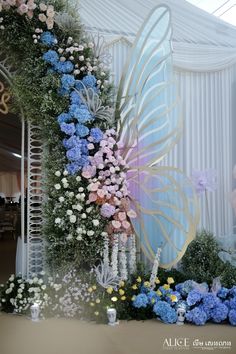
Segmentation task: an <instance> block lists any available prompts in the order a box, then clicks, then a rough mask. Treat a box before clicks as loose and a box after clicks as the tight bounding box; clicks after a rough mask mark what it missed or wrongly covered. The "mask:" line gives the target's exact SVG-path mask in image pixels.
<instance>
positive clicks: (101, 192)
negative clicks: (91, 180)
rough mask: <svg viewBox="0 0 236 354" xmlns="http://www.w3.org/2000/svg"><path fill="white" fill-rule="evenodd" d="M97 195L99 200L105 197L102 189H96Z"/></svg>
mask: <svg viewBox="0 0 236 354" xmlns="http://www.w3.org/2000/svg"><path fill="white" fill-rule="evenodd" d="M97 195H98V196H99V198H104V196H105V191H104V190H102V189H98V191H97Z"/></svg>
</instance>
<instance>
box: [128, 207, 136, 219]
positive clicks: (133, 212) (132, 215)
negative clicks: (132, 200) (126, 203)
mask: <svg viewBox="0 0 236 354" xmlns="http://www.w3.org/2000/svg"><path fill="white" fill-rule="evenodd" d="M127 215H128V217H129V218H131V219H134V218H136V217H137V214H136V212H135V211H134V210H132V209H131V210H129V211H128V213H127Z"/></svg>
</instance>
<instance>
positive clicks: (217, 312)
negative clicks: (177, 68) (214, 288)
mask: <svg viewBox="0 0 236 354" xmlns="http://www.w3.org/2000/svg"><path fill="white" fill-rule="evenodd" d="M228 312H229V309H228V307H227V306H226V305H224V304H222V303H219V304H218V305H217V306H215V307H214V308H213V309H212V310H211V319H212V320H213V321H214V322H216V323H220V322H222V321H224V320H226V318H227V316H228Z"/></svg>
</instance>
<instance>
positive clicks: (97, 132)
mask: <svg viewBox="0 0 236 354" xmlns="http://www.w3.org/2000/svg"><path fill="white" fill-rule="evenodd" d="M90 136H91V137H92V138H93V141H94V142H95V143H99V142H100V141H101V140H102V139H103V132H102V131H101V129H99V128H92V129H91V131H90Z"/></svg>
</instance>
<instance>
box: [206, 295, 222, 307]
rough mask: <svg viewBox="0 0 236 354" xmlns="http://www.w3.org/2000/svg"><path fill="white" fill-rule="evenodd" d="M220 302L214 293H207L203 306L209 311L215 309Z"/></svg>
mask: <svg viewBox="0 0 236 354" xmlns="http://www.w3.org/2000/svg"><path fill="white" fill-rule="evenodd" d="M218 302H219V299H218V298H217V297H216V296H215V294H213V293H207V294H204V295H203V304H204V305H205V306H206V307H208V308H209V309H212V308H213V307H215V306H216V305H217V304H218Z"/></svg>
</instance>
